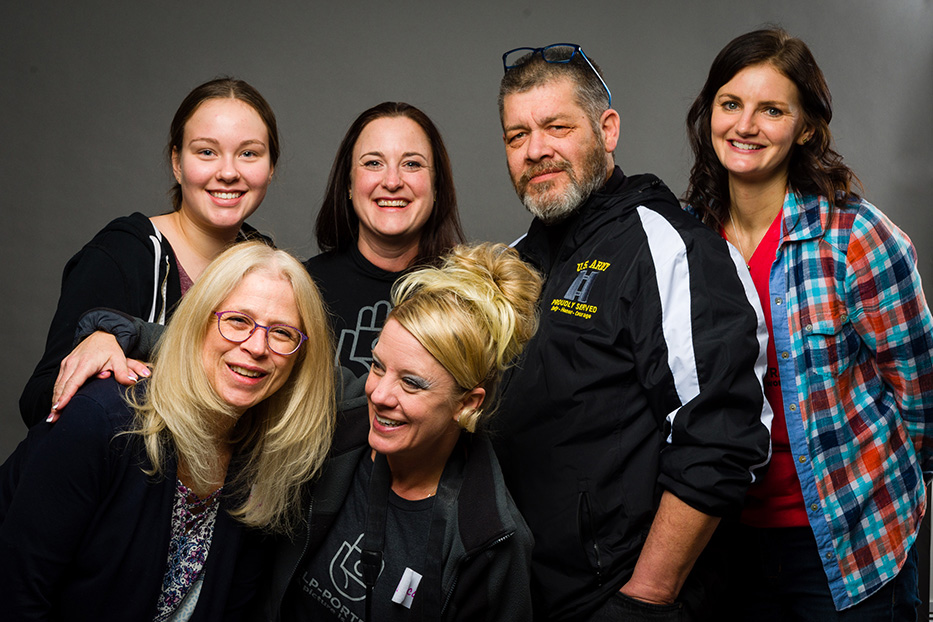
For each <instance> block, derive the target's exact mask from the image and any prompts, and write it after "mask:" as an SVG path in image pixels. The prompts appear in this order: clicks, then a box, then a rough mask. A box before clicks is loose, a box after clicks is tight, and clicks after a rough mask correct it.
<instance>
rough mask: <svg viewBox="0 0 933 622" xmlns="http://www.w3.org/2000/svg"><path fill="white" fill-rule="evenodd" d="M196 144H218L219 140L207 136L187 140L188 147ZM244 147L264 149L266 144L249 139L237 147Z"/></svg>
mask: <svg viewBox="0 0 933 622" xmlns="http://www.w3.org/2000/svg"><path fill="white" fill-rule="evenodd" d="M197 142H202V143H208V144H211V145H219V144H220V141H219V140H217V139H216V138H210V137H208V136H196V137H195V138H192V139H191V140H189V141H188V144H189V145H190V144H192V143H197ZM244 145H262V146H263V147H265V146H266V143H264V142H263V141H261V140H257V139H255V138H250V139H248V140H244V141H243V142H241V143H240V145H239V146H240V147H242V146H244Z"/></svg>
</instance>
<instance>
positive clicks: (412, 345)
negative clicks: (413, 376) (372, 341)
mask: <svg viewBox="0 0 933 622" xmlns="http://www.w3.org/2000/svg"><path fill="white" fill-rule="evenodd" d="M373 351H374V352H375V354H376V356H378V357H379V359H380V360H381V361H382V363H383V364H384V365H387V366H389V367H394V368H396V369H403V370H405V371H410V372H414V373H418V374H420V375H423V376H426V377H430V378H436V379H441V378H445V377H449V378H450V379H451V381H452V380H453V377H452V376H450V373H449V372H448V371H447V370H446V369H444V366H443V365H441V364H440V362H439V361H438V360H437V359H436V358H434V355H432V354H431V353H430V352H428V350H427V348H425V347H424V346H423V345H421V342H420V341H418V339H417V338H416V337H415V336H414V335H412V334H411V333H410V332H409V331H408V329H407V328H405V327H404V326H402V325H401V324H400V323H399V322H398V320H396V319H395V318H389V319H388V320H387V321H386V323H385V326H383V328H382V332H381V333H380V334H379V340H378V341H377V342H376V345H375V347H374V348H373Z"/></svg>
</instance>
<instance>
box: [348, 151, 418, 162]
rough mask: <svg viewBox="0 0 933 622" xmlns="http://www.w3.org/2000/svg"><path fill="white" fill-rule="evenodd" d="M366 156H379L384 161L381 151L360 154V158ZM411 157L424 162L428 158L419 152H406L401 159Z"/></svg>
mask: <svg viewBox="0 0 933 622" xmlns="http://www.w3.org/2000/svg"><path fill="white" fill-rule="evenodd" d="M367 156H379V157H380V158H383V159H385V154H384V153H382V152H381V151H367V152H366V153H361V154H360V157H361V158H365V157H367ZM412 156H418V157H419V158H424V159H425V160H427V159H428V156H426V155H424V154H423V153H421V152H420V151H406V152H405V153H403V154H402V157H403V158H410V157H412Z"/></svg>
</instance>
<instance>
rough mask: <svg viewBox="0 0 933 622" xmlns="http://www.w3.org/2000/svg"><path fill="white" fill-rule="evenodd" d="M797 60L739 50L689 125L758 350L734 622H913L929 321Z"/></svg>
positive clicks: (772, 42)
mask: <svg viewBox="0 0 933 622" xmlns="http://www.w3.org/2000/svg"><path fill="white" fill-rule="evenodd" d="M831 118H832V100H831V96H830V93H829V88H828V87H827V85H826V81H825V79H824V77H823V74H822V72H821V71H820V68H819V66H818V65H817V64H816V61H815V60H814V58H813V56H812V54H811V53H810V50H809V49H808V48H807V46H806V44H804V43H803V42H802V41H801V40H800V39H797V38H795V37H792V36H790V35H789V34H787V33H786V32H784V31H783V30H780V29H776V28H773V29H765V30H758V31H755V32H750V33H748V34H745V35H742V36H740V37H738V38H736V39H734V40H733V41H732V42H730V43H729V44H728V45H727V46H726V47H725V48H724V49H723V50H722V51H721V52H720V53H719V55H718V56H717V57H716V59H715V60H714V61H713V65H712V67H711V68H710V72H709V76H708V78H707V80H706V84H704V86H703V89H702V90H701V91H700V94H699V96H698V97H697V98H696V101H694V103H693V105H692V106H691V108H690V112H689V114H688V116H687V127H688V132H689V136H690V143H691V146H692V148H693V152H694V156H695V158H696V160H695V164H694V166H693V170H692V172H691V176H690V185H689V188H688V190H687V193H686V196H685V201H686V203H687V204H688V207H687V209H690V210H692V211H694V212H695V213H696V214H697V215H698V216H699V217H700V218H702V219H703V221H704V222H706V223H707V224H708V225H710V226H711V227H713V228H715V229H716V230H718V231H719V232H720V234H721V235H722V236H723V237H724V238H725V239H727V240H728V241H729V242H731V243H732V245H733V246H734V247H735V250H736V251H737V252H736V253H734V254H735V255H736V260H738V255H739V254H741V256H742V260H743V261H744V262H745V263H746V265H747V266H748V268H749V270H750V272H751V277H752V280H753V281H754V283H755V287H756V289H757V290H758V295H759V297H760V299H761V302H762V306H763V311H764V315H765V320H766V322H767V324H768V331H769V333H770V337H771V340H770V344H769V350H768V376H767V378H766V382H765V394H766V396H767V398H768V400H769V402H770V404H771V407H772V409H773V411H774V420H773V422H772V446H773V448H772V458H771V466H770V468H769V471H768V472H767V474H766V475H765V476H764V477H763V478H761V480H760V481H758V482H755V483H754V484H753V485H752V487H751V488H750V489H749V492H748V497H747V500H746V504H745V508H744V510H743V512H742V515H741V518H740V525H739V526H738V528H737V530H736V535H735V543H736V548H735V551H736V555H735V559H733V560H732V562H731V563H732V564H733V568H734V570H735V582H734V583H731V584H730V588H732V589H731V592H732V597H733V598H734V602H735V603H736V609H735V614H736V617H737V618H738V619H754V620H816V619H819V620H837V619H838V620H856V619H857V620H913V619H915V615H916V612H915V608H916V605H917V603H918V602H919V599H918V597H917V558H918V554H917V548H916V544H915V543H916V538H917V532H918V530H919V526H920V519H921V518H922V517H923V512H924V507H925V506H926V501H925V488H924V483H923V481H924V480H923V472H928V471H930V469H931V467H933V452H931V449H933V391H931V387H933V354H931V353H933V319H931V316H930V311H929V309H928V307H927V304H926V300H925V298H924V295H923V289H922V287H921V283H920V276H919V274H918V272H917V258H916V253H915V251H914V248H913V246H912V245H911V243H910V240H909V239H908V238H907V236H906V235H905V234H904V233H903V232H901V231H900V230H899V229H898V228H897V227H896V226H895V225H894V224H893V223H892V222H891V221H890V220H888V218H887V217H886V216H885V215H884V214H883V213H882V212H881V211H880V210H878V209H877V208H876V207H875V206H873V205H872V204H870V203H868V202H867V201H865V200H864V199H862V198H860V196H859V195H858V194H856V192H855V187H859V188H860V184H859V182H858V179H857V178H856V176H855V174H854V173H853V172H852V171H851V170H850V169H849V168H848V167H847V166H846V165H845V164H844V163H843V161H842V157H841V156H840V155H839V154H838V153H836V152H835V151H834V150H833V147H832V135H831V134H830V131H829V122H830V119H831Z"/></svg>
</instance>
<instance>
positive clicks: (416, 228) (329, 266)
mask: <svg viewBox="0 0 933 622" xmlns="http://www.w3.org/2000/svg"><path fill="white" fill-rule="evenodd" d="M314 229H315V233H316V236H317V243H318V247H320V249H321V251H322V253H321V254H320V255H318V256H316V257H312V258H311V259H309V260H308V261H307V262H306V263H305V267H307V268H308V271H309V272H311V275H312V276H313V277H314V278H315V280H316V281H317V282H318V284H319V285H320V286H321V289H322V292H323V294H324V298H325V300H326V301H327V303H328V305H329V306H330V309H331V311H332V312H333V313H334V316H335V317H334V329H335V334H336V336H337V342H338V351H337V363H338V364H340V365H342V366H343V367H345V368H347V369H349V370H350V372H351V373H352V375H353V376H356V377H361V376H363V375H365V374H366V372H367V371H368V369H369V365H370V363H371V360H372V359H371V356H370V353H371V349H372V344H373V343H372V342H373V339H374V338H375V336H376V334H377V333H378V331H379V329H380V328H381V327H382V323H383V322H384V321H385V318H386V315H387V314H388V312H389V309H390V308H391V304H390V302H389V301H390V299H391V296H390V291H391V288H392V284H393V283H394V282H395V281H396V279H397V278H398V277H399V276H401V275H402V274H403V273H404V272H405V271H406V270H407V269H408V268H410V267H412V266H415V265H419V264H429V263H433V262H434V261H435V260H436V259H437V258H438V257H440V256H441V255H443V254H445V253H446V252H448V251H449V250H450V249H451V248H453V247H454V246H455V245H457V244H459V243H461V242H463V229H462V228H461V226H460V216H459V214H458V212H457V196H456V192H455V191H454V182H453V174H452V173H451V168H450V159H449V158H448V156H447V149H446V148H445V147H444V141H443V140H442V139H441V135H440V132H438V130H437V127H435V125H434V123H432V122H431V119H429V118H428V116H427V115H426V114H424V112H422V111H421V110H419V109H418V108H415V107H414V106H412V105H411V104H406V103H402V102H383V103H381V104H379V105H376V106H373V107H372V108H369V109H368V110H365V111H363V113H362V114H360V115H359V116H358V117H357V118H356V120H355V121H353V123H352V124H351V125H350V128H349V129H348V130H347V133H346V135H345V136H344V137H343V140H342V141H341V143H340V147H339V148H338V149H337V155H336V156H335V157H334V164H333V167H332V168H331V171H330V177H329V179H328V181H327V190H326V193H325V196H324V203H323V205H322V206H321V211H320V212H319V213H318V218H317V222H316V223H315V227H314Z"/></svg>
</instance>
